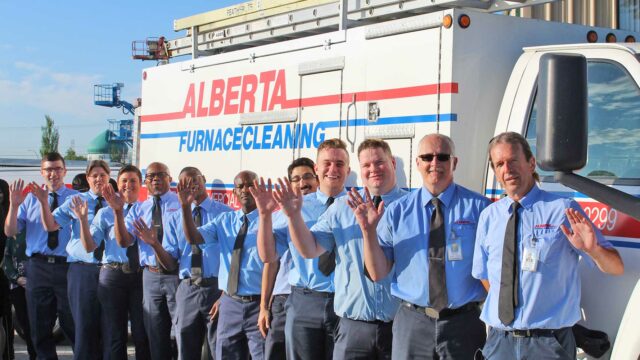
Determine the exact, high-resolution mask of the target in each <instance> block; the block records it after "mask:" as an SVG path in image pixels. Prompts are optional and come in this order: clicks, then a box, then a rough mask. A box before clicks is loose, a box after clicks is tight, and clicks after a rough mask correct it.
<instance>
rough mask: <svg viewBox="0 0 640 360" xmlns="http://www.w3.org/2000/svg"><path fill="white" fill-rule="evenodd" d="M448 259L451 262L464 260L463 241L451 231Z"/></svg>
mask: <svg viewBox="0 0 640 360" xmlns="http://www.w3.org/2000/svg"><path fill="white" fill-rule="evenodd" d="M447 258H449V261H459V260H462V241H460V237H458V235H457V234H456V232H455V231H453V230H451V236H450V237H449V242H448V243H447Z"/></svg>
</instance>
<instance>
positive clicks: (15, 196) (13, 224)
mask: <svg viewBox="0 0 640 360" xmlns="http://www.w3.org/2000/svg"><path fill="white" fill-rule="evenodd" d="M23 191H24V180H22V179H18V180H16V181H14V182H13V183H11V185H9V197H10V199H11V201H10V203H9V213H8V214H7V218H6V219H5V221H4V233H5V234H6V235H7V236H8V237H13V236H16V235H17V234H18V209H19V208H20V205H21V204H22V203H23V202H24V198H25V196H24V194H23Z"/></svg>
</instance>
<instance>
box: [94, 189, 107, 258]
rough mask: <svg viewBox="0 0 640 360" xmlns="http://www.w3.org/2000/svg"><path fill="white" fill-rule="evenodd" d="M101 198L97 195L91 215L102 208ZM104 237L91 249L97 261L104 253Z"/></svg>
mask: <svg viewBox="0 0 640 360" xmlns="http://www.w3.org/2000/svg"><path fill="white" fill-rule="evenodd" d="M102 200H104V198H103V197H102V196H98V197H97V198H96V207H95V208H94V209H93V217H94V218H95V217H96V215H97V214H98V210H100V209H102ZM104 243H105V241H104V239H102V242H101V243H100V246H98V247H97V248H96V249H95V250H93V257H94V258H95V259H96V260H98V262H100V261H102V255H104Z"/></svg>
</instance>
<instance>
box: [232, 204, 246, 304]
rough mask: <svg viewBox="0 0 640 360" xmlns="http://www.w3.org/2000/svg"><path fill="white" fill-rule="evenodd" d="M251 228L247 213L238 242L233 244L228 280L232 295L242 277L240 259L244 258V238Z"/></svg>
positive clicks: (237, 237)
mask: <svg viewBox="0 0 640 360" xmlns="http://www.w3.org/2000/svg"><path fill="white" fill-rule="evenodd" d="M248 229H249V219H247V215H243V216H242V225H241V226H240V231H238V235H237V236H236V242H235V243H234V244H233V253H232V254H231V268H230V269H229V280H228V281H227V293H228V294H229V295H231V296H233V295H236V294H237V293H238V279H239V278H240V259H241V258H242V247H243V246H244V238H245V237H247V230H248Z"/></svg>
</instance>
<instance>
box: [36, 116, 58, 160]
mask: <svg viewBox="0 0 640 360" xmlns="http://www.w3.org/2000/svg"><path fill="white" fill-rule="evenodd" d="M44 119H45V121H46V123H45V125H44V126H43V127H41V128H40V129H42V143H41V144H40V156H44V155H45V154H47V153H50V152H54V151H56V152H57V151H58V140H60V134H59V133H58V128H57V127H55V126H54V125H55V123H54V122H53V119H52V118H51V117H50V116H49V115H45V116H44Z"/></svg>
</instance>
